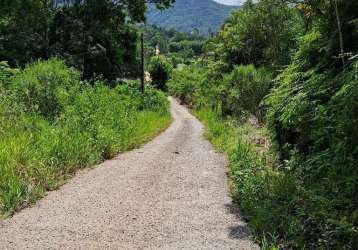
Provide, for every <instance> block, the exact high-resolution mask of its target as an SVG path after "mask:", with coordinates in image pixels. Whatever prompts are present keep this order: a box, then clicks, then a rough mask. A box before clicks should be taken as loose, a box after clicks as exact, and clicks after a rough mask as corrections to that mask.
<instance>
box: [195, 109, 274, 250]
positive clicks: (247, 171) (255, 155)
mask: <svg viewBox="0 0 358 250" xmlns="http://www.w3.org/2000/svg"><path fill="white" fill-rule="evenodd" d="M194 114H195V115H196V116H197V117H198V118H199V119H200V120H201V121H202V122H203V123H204V124H205V126H206V127H207V129H206V132H205V135H206V137H207V138H208V139H209V140H210V141H211V142H212V144H213V145H214V147H215V148H216V149H217V150H219V151H221V152H224V153H226V154H227V155H228V157H229V172H230V183H231V185H230V186H231V194H232V197H233V199H234V201H235V203H237V204H238V206H240V208H241V210H242V211H243V213H244V216H245V218H246V219H247V221H248V224H249V226H250V228H251V229H252V231H253V232H254V235H255V236H256V239H257V241H258V242H259V243H260V245H261V247H262V249H270V250H272V249H278V248H276V245H277V244H278V242H277V240H276V237H275V235H274V234H270V232H273V231H274V230H270V229H269V228H266V229H265V228H264V227H265V226H267V225H268V223H266V221H265V220H266V218H272V216H274V215H272V214H270V213H271V211H269V210H266V209H267V206H263V205H264V204H263V202H264V201H267V199H266V198H267V197H269V196H271V194H270V192H271V191H272V185H271V184H270V181H271V180H274V179H276V178H277V177H278V176H279V173H278V172H277V171H275V170H274V168H273V167H271V165H272V163H273V162H274V159H275V156H274V154H272V153H271V152H270V151H269V150H268V148H267V147H266V146H265V143H263V142H265V140H266V138H267V131H265V129H264V128H259V127H256V126H254V125H252V124H250V123H248V122H245V123H243V122H240V121H237V120H235V119H224V118H221V116H220V115H218V114H217V113H216V112H215V111H212V110H210V109H201V110H195V111H194ZM266 230H267V231H266Z"/></svg>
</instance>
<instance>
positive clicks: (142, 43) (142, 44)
mask: <svg viewBox="0 0 358 250" xmlns="http://www.w3.org/2000/svg"><path fill="white" fill-rule="evenodd" d="M140 40H141V47H142V51H141V54H142V60H141V91H142V94H144V32H142V34H141V39H140Z"/></svg>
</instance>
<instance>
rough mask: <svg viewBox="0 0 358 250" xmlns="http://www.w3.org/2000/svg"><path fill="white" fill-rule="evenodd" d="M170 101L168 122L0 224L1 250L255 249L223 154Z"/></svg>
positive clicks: (185, 114) (178, 106)
mask: <svg viewBox="0 0 358 250" xmlns="http://www.w3.org/2000/svg"><path fill="white" fill-rule="evenodd" d="M170 101H171V113H172V116H173V118H174V120H173V123H172V125H171V126H170V127H169V128H168V129H167V130H166V131H165V132H164V133H163V134H161V135H160V136H158V137H157V138H156V139H154V140H153V141H152V142H150V143H149V144H147V145H145V146H143V147H142V148H140V149H136V150H133V151H131V152H128V153H124V154H120V155H119V156H118V157H117V158H115V159H113V160H109V161H106V162H104V163H103V164H101V165H99V166H97V167H96V168H94V169H91V170H88V171H85V172H82V173H79V174H78V175H76V176H75V177H74V178H73V179H71V180H70V181H69V182H68V183H67V184H66V185H64V186H63V187H62V188H60V189H59V190H57V191H54V192H50V193H48V195H47V196H46V197H45V198H43V199H42V200H40V201H39V202H38V203H37V204H36V205H34V206H33V207H31V208H27V209H24V210H22V211H20V212H19V213H17V214H15V216H13V217H12V218H9V219H7V220H3V221H0V249H258V247H257V246H256V245H255V244H253V243H252V241H251V240H250V237H249V234H248V230H247V228H246V225H245V223H244V222H243V221H242V219H241V218H240V215H239V214H238V211H237V209H235V207H234V206H233V205H232V203H231V199H230V197H229V190H228V187H227V177H226V171H227V169H226V165H227V162H226V159H225V157H224V156H223V155H221V154H218V153H216V152H215V151H214V150H213V148H212V146H211V145H210V143H209V142H208V141H206V140H205V139H204V138H203V135H202V134H203V131H204V127H203V125H202V124H201V123H200V122H199V121H198V120H197V119H196V118H194V117H193V116H192V115H191V114H190V113H189V112H188V110H187V109H186V108H185V107H183V106H181V105H179V104H178V103H177V101H175V100H174V99H170Z"/></svg>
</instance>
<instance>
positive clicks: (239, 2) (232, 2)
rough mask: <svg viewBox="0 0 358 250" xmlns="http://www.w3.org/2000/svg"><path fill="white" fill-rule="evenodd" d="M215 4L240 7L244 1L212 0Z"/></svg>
mask: <svg viewBox="0 0 358 250" xmlns="http://www.w3.org/2000/svg"><path fill="white" fill-rule="evenodd" d="M214 1H215V2H218V3H222V4H227V5H242V4H243V3H244V2H245V0H214Z"/></svg>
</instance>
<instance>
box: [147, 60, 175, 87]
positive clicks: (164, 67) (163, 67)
mask: <svg viewBox="0 0 358 250" xmlns="http://www.w3.org/2000/svg"><path fill="white" fill-rule="evenodd" d="M149 73H150V76H151V78H152V83H153V85H154V86H155V87H156V88H158V89H160V90H163V91H166V90H167V86H166V84H167V82H168V80H169V78H170V75H171V73H172V65H171V64H170V63H169V61H168V60H167V59H166V58H165V57H164V56H154V57H152V59H151V61H150V65H149Z"/></svg>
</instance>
